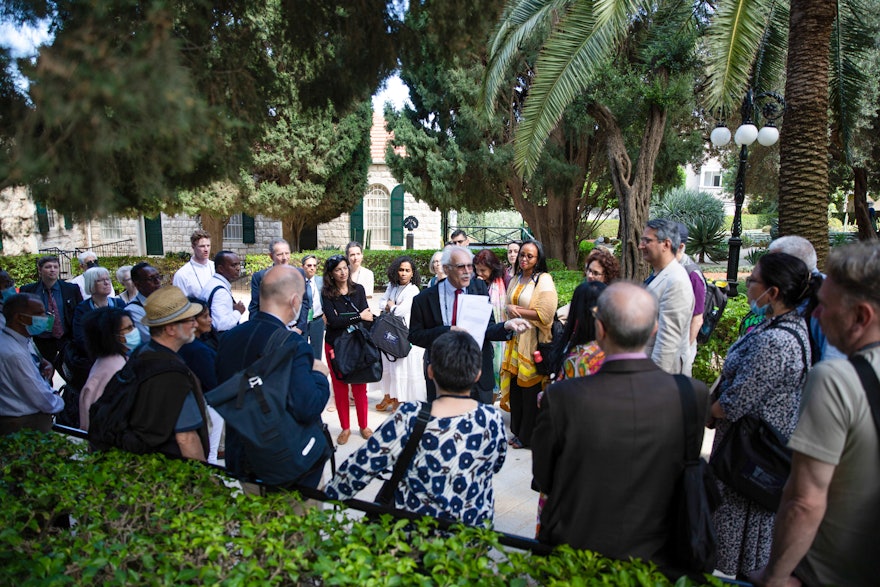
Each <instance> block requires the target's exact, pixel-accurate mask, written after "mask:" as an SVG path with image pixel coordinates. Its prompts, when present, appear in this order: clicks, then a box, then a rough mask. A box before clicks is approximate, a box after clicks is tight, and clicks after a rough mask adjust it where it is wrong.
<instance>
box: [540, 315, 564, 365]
mask: <svg viewBox="0 0 880 587" xmlns="http://www.w3.org/2000/svg"><path fill="white" fill-rule="evenodd" d="M564 330H565V327H564V326H563V325H562V322H560V321H559V318H557V317H556V316H555V315H554V316H553V325H552V326H551V327H550V340H549V341H547V342H539V343H538V348H537V352H538V353H539V356H536V357H535V371H537V372H538V373H539V374H540V375H556V374H557V373H559V371H560V369H562V359H563V358H564V357H563V352H564V350H565V348H564V347H565V341H564V340H562V334H563V331H564ZM538 357H540V360H538Z"/></svg>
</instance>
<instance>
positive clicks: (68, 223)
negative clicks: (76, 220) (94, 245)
mask: <svg viewBox="0 0 880 587" xmlns="http://www.w3.org/2000/svg"><path fill="white" fill-rule="evenodd" d="M72 228H73V216H71V215H70V214H65V215H64V230H71V229H72Z"/></svg>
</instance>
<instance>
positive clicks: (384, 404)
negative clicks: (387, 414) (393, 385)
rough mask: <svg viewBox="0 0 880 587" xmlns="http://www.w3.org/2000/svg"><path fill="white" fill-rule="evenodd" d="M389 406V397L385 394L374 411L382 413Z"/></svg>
mask: <svg viewBox="0 0 880 587" xmlns="http://www.w3.org/2000/svg"><path fill="white" fill-rule="evenodd" d="M389 405H391V396H390V395H388V394H387V393H386V394H385V397H383V398H382V401H380V402H379V403H378V404H376V411H378V412H384V411H385V409H386V408H388V406H389Z"/></svg>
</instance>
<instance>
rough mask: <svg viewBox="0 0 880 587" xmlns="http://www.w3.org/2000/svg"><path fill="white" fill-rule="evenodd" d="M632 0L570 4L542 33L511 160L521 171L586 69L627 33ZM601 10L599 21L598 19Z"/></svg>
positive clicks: (530, 168)
mask: <svg viewBox="0 0 880 587" xmlns="http://www.w3.org/2000/svg"><path fill="white" fill-rule="evenodd" d="M636 4H638V5H639V6H641V5H643V3H636V2H632V1H617V2H615V1H614V0H597V1H595V2H589V1H587V0H581V1H580V2H578V3H576V4H574V5H573V6H571V7H570V9H569V10H568V12H567V13H566V14H565V16H564V17H563V19H562V21H561V22H560V23H559V26H558V27H557V28H556V29H555V30H554V31H553V33H552V34H551V35H550V38H549V39H547V42H546V44H545V45H544V48H543V49H542V50H541V54H540V55H539V56H538V61H537V63H536V64H535V71H536V76H535V79H534V81H533V82H532V85H531V87H530V89H529V95H528V97H527V98H526V101H525V105H524V107H523V115H522V122H521V124H520V127H519V129H518V130H517V134H516V146H515V155H514V165H515V166H516V168H517V170H518V171H519V172H520V173H521V174H522V175H523V176H524V177H529V176H531V174H532V173H533V172H534V171H535V168H536V167H537V165H538V160H539V159H540V157H541V152H542V151H543V148H544V143H545V142H546V140H547V136H548V135H549V134H550V132H551V131H552V130H553V128H554V127H555V126H556V124H557V123H558V122H559V119H560V118H561V117H562V113H563V111H564V110H565V108H566V107H567V106H568V105H569V104H571V103H572V101H574V99H575V98H576V97H577V95H578V94H579V93H580V92H581V91H582V90H583V89H584V88H585V87H586V83H587V80H588V77H589V73H590V72H591V71H593V70H594V69H596V68H597V67H598V66H599V65H600V64H602V62H603V61H604V60H605V59H606V58H607V57H608V55H609V54H610V52H611V51H612V50H613V49H614V47H616V46H617V43H618V42H619V41H620V39H621V38H622V37H623V35H624V34H625V33H626V30H627V28H628V25H629V22H630V15H631V14H632V12H630V11H631V10H632V7H633V6H634V5H636ZM597 14H600V15H601V24H600V21H599V19H597Z"/></svg>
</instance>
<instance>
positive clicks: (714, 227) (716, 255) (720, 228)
mask: <svg viewBox="0 0 880 587" xmlns="http://www.w3.org/2000/svg"><path fill="white" fill-rule="evenodd" d="M685 251H686V252H687V254H688V255H690V256H691V257H694V258H697V259H698V260H699V262H700V263H705V262H706V257H708V258H709V259H710V260H711V261H713V262H715V263H717V262H718V261H721V260H723V259H726V258H727V234H726V233H725V230H724V225H723V222H721V221H719V220H718V219H717V218H715V217H705V218H703V217H700V218H697V219H696V220H694V221H693V225H691V226H688V240H687V243H686V245H685Z"/></svg>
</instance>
